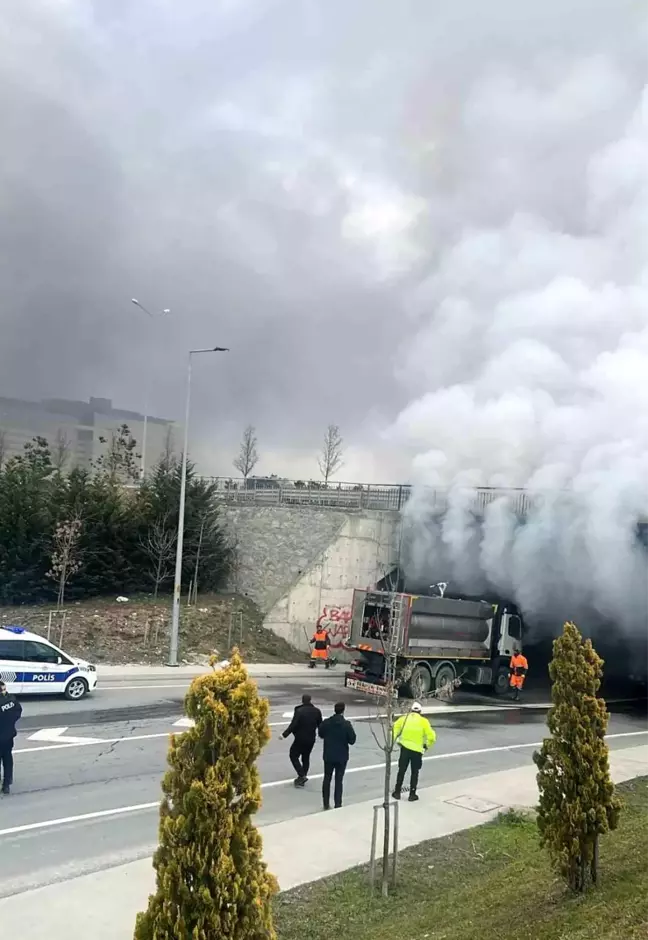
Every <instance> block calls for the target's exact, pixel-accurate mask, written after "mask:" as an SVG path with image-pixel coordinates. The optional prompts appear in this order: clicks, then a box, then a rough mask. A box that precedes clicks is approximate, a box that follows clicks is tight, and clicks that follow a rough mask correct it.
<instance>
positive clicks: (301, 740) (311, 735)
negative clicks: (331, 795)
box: [281, 694, 322, 787]
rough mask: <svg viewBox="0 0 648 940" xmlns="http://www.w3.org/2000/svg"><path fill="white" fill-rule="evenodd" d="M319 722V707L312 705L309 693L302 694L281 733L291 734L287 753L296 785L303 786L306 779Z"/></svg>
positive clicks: (320, 717)
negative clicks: (293, 771)
mask: <svg viewBox="0 0 648 940" xmlns="http://www.w3.org/2000/svg"><path fill="white" fill-rule="evenodd" d="M321 723H322V713H321V711H320V710H319V708H316V707H315V705H313V703H312V700H311V697H310V695H306V694H305V695H302V703H301V705H298V706H297V707H296V708H295V713H294V715H293V717H292V721H291V722H290V724H289V725H288V727H287V728H286V730H285V731H284V733H283V734H282V735H281V737H282V738H287V737H288V736H289V735H291V734H292V735H293V743H292V744H291V745H290V751H289V752H288V755H289V757H290V763H291V764H292V765H293V767H294V768H295V771H296V773H297V779H296V780H295V786H296V787H303V786H304V784H305V783H306V781H307V780H308V770H309V768H310V756H311V751H312V750H313V748H314V747H315V738H316V737H317V729H318V728H319V726H320V725H321Z"/></svg>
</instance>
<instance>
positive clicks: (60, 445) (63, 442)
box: [52, 428, 71, 473]
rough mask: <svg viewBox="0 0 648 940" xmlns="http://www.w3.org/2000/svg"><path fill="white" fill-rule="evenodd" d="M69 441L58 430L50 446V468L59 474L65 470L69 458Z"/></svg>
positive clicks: (63, 433)
mask: <svg viewBox="0 0 648 940" xmlns="http://www.w3.org/2000/svg"><path fill="white" fill-rule="evenodd" d="M70 446H71V445H70V439H69V438H68V436H67V434H66V433H65V431H64V430H63V429H62V428H59V429H58V431H57V432H56V437H55V438H54V444H53V446H52V466H53V467H54V469H55V470H58V472H59V473H62V472H63V470H64V469H65V465H66V463H67V462H68V460H69V457H70Z"/></svg>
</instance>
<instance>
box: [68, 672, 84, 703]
mask: <svg viewBox="0 0 648 940" xmlns="http://www.w3.org/2000/svg"><path fill="white" fill-rule="evenodd" d="M87 694H88V683H87V682H86V681H85V679H80V678H79V679H72V681H71V682H70V683H69V684H68V687H67V689H66V690H65V697H66V698H67V699H70V700H71V701H73V702H78V701H79V700H80V699H82V698H85V696H86V695H87Z"/></svg>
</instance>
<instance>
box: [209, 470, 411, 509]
mask: <svg viewBox="0 0 648 940" xmlns="http://www.w3.org/2000/svg"><path fill="white" fill-rule="evenodd" d="M211 481H212V482H213V483H215V484H216V496H217V497H218V498H219V499H221V500H222V501H223V502H225V503H228V504H232V505H237V506H304V507H311V508H312V507H314V508H321V509H341V510H362V509H371V510H374V511H384V512H399V511H400V510H401V509H402V508H403V506H404V505H405V503H406V502H407V500H408V499H409V496H410V492H411V487H410V486H407V485H399V484H395V485H389V484H375V483H335V484H333V483H329V484H328V486H325V485H324V484H318V483H307V482H302V481H301V480H275V479H273V478H270V479H257V478H252V479H248V480H247V481H246V480H231V479H225V478H223V477H212V478H211Z"/></svg>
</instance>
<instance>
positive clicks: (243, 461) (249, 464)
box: [234, 424, 259, 480]
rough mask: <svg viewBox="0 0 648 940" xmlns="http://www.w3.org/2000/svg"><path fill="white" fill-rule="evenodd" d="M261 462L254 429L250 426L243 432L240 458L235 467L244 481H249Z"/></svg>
mask: <svg viewBox="0 0 648 940" xmlns="http://www.w3.org/2000/svg"><path fill="white" fill-rule="evenodd" d="M258 462H259V453H258V451H257V438H256V433H255V430H254V427H253V426H252V425H251V424H248V426H247V427H246V429H245V431H243V438H242V440H241V446H240V449H239V453H238V457H236V459H235V460H234V466H235V467H236V469H237V470H238V472H239V473H240V474H241V476H242V477H243V479H244V480H247V478H248V477H249V475H250V474H251V473H252V471H253V470H254V468H255V467H256V465H257V463H258Z"/></svg>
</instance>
